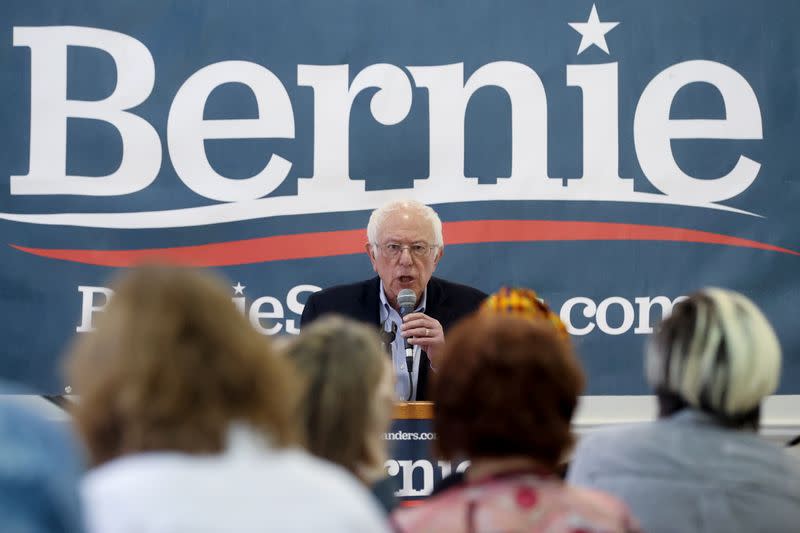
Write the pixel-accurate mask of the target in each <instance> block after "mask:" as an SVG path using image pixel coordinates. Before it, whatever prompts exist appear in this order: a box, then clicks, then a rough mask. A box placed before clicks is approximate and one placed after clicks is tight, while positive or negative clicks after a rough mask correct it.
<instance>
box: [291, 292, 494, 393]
mask: <svg viewBox="0 0 800 533" xmlns="http://www.w3.org/2000/svg"><path fill="white" fill-rule="evenodd" d="M379 291H380V279H379V278H377V277H375V278H372V279H370V280H367V281H360V282H358V283H351V284H349V285H337V286H336V287H331V288H329V289H323V290H321V291H319V292H315V293H314V294H312V295H311V296H309V298H308V301H307V302H306V306H305V308H304V309H303V315H302V317H301V318H300V325H301V327H304V326H306V325H308V324H310V323H311V322H313V321H314V320H316V319H317V318H319V317H320V316H322V315H324V314H327V313H337V314H340V315H344V316H346V317H349V318H352V319H354V320H358V321H360V322H365V323H367V324H371V325H374V326H376V327H379V326H380V307H379V303H380V295H379ZM484 298H486V294H485V293H484V292H482V291H479V290H478V289H473V288H472V287H468V286H466V285H460V284H458V283H452V282H450V281H445V280H443V279H440V278H431V279H430V281H429V282H428V296H427V301H426V302H425V314H426V315H428V316H430V317H432V318H435V319H436V320H438V321H439V322H440V323H441V324H442V328H443V329H444V330H445V332H447V329H448V328H449V327H450V326H452V325H453V324H454V323H455V322H457V321H458V320H459V319H460V318H461V317H463V316H464V315H468V314H469V313H471V312H472V311H474V310H475V309H477V308H478V306H479V305H480V303H481V302H482V301H483V300H484ZM421 355H422V359H421V360H420V362H419V377H418V379H417V400H419V401H421V400H426V399H427V397H428V392H427V387H428V369H429V368H430V360H429V359H428V354H426V353H425V352H424V351H423V352H421Z"/></svg>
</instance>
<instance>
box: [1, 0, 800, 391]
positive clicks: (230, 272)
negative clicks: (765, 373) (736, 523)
mask: <svg viewBox="0 0 800 533" xmlns="http://www.w3.org/2000/svg"><path fill="white" fill-rule="evenodd" d="M798 16H800V4H797V2H794V1H791V0H776V1H774V2H769V3H768V4H760V3H757V2H752V1H751V0H748V1H745V0H724V1H723V0H714V1H708V2H696V1H692V0H670V1H666V0H661V1H656V0H653V1H644V2H643V1H641V0H617V1H614V2H610V1H602V0H598V1H597V2H595V3H592V2H591V1H587V0H541V1H538V2H530V1H527V0H525V1H523V0H506V1H504V2H491V1H488V0H487V1H465V0H439V1H436V2H431V1H430V0H424V1H423V0H406V1H403V2H391V1H377V0H370V1H366V0H361V1H356V0H338V1H337V2H330V1H327V0H305V1H298V0H270V1H263V0H231V1H228V2H219V1H194V2H185V1H168V0H135V1H133V0H115V1H113V2H108V1H105V2H103V1H100V0H76V1H71V2H57V1H53V0H50V1H45V0H6V1H4V2H3V3H2V5H0V62H2V69H0V76H2V83H0V118H1V119H2V120H0V123H2V142H3V146H4V147H5V148H4V149H3V150H2V151H1V152H0V169H2V174H1V175H0V235H2V240H3V245H2V246H1V247H0V316H2V322H1V323H2V325H1V326H0V328H1V329H0V337H2V339H3V341H4V345H5V346H4V349H3V350H2V352H1V354H0V369H1V370H2V376H1V377H4V378H9V379H13V380H17V381H21V382H24V383H27V384H29V385H30V386H32V387H34V389H35V390H36V391H38V392H41V393H60V392H62V391H63V390H64V388H65V387H66V386H68V384H67V383H64V382H63V381H62V379H61V377H60V373H59V367H60V358H61V354H62V352H63V349H64V346H65V343H66V342H67V341H68V339H69V338H70V337H71V336H72V335H75V334H76V332H79V333H80V332H85V331H88V330H90V329H91V327H92V321H93V319H94V318H95V317H96V316H97V313H99V312H102V307H103V305H104V303H105V302H106V300H107V298H108V296H109V292H108V290H107V280H108V279H109V277H110V276H111V275H112V274H113V272H114V271H115V270H116V269H119V268H125V267H127V266H130V265H132V264H135V263H137V262H139V261H142V260H147V259H152V258H171V259H172V260H174V261H179V262H182V263H185V264H192V265H203V266H208V267H211V268H218V269H220V270H221V271H222V272H223V273H224V274H225V275H226V276H227V277H228V278H229V279H230V280H231V284H232V285H234V284H236V289H233V288H232V290H231V297H233V298H236V301H237V304H238V305H240V306H241V309H242V310H243V312H245V313H246V314H247V316H248V317H250V319H251V321H252V322H253V323H254V325H256V326H257V327H259V328H261V329H262V330H263V331H264V332H265V333H270V334H284V333H290V334H291V333H296V332H297V330H298V329H297V328H298V319H299V315H300V312H301V310H302V305H303V302H304V301H305V299H306V298H307V297H308V294H309V293H310V291H313V290H316V289H317V288H319V287H327V286H330V285H333V284H337V283H342V282H346V281H354V280H357V279H363V278H366V277H369V276H371V275H372V272H371V269H370V266H369V262H368V260H367V257H366V255H365V254H364V253H363V243H364V241H365V240H366V236H365V233H364V232H363V228H364V227H365V225H366V221H367V218H368V215H369V211H370V210H371V209H373V208H375V207H377V206H379V205H380V204H382V203H383V202H385V201H386V200H389V199H394V198H416V199H419V200H421V201H424V202H426V203H430V204H433V205H434V206H435V208H436V209H437V210H438V212H439V213H440V215H441V217H442V219H443V220H444V221H445V241H446V248H445V254H444V258H443V260H442V262H441V264H440V266H439V269H438V271H437V274H438V275H441V276H442V277H445V278H448V279H452V280H455V281H460V282H463V283H467V284H471V285H474V286H476V287H479V288H481V289H483V290H485V291H493V290H495V289H496V288H497V287H499V286H500V285H503V284H513V285H524V286H528V287H532V288H534V289H536V290H537V291H538V292H539V293H540V294H541V295H542V296H543V297H544V298H545V299H546V300H547V301H548V302H549V303H550V304H551V306H553V307H554V309H556V310H559V311H560V313H561V315H562V317H563V318H564V319H565V321H567V323H568V324H569V327H570V329H571V331H572V332H573V333H574V338H575V341H576V344H577V347H578V350H579V352H580V355H581V357H582V360H583V362H584V364H585V366H586V369H587V371H588V374H589V385H588V391H587V393H589V394H595V395H609V394H611V395H616V394H623V395H636V394H645V393H647V388H646V385H645V384H644V381H643V379H642V370H641V351H642V343H643V340H644V339H645V337H646V335H647V333H649V332H650V331H651V328H652V326H653V325H654V324H655V323H656V322H657V321H658V319H659V318H660V317H661V316H662V314H663V313H664V312H665V311H667V310H669V309H670V308H671V306H672V305H673V303H674V301H675V299H676V298H678V297H680V296H681V295H685V294H688V293H690V292H691V291H692V290H694V289H695V288H697V287H701V286H704V285H718V286H725V287H731V288H734V289H737V290H740V291H743V292H744V293H746V294H748V295H749V296H751V297H752V298H753V299H754V300H755V301H756V302H757V303H758V304H759V305H761V306H762V307H763V309H764V310H765V312H766V313H767V315H768V316H769V318H770V319H771V320H772V321H773V322H774V324H775V327H776V329H777V331H778V334H779V336H780V339H781V341H782V344H783V348H784V353H785V364H784V369H783V379H782V381H781V385H780V389H779V393H781V394H800V328H798V327H797V326H796V320H797V313H796V308H797V304H798V298H799V297H800V283H798V276H797V272H798V266H800V257H798V253H799V252H800V237H798V233H797V231H796V227H797V222H798V214H797V213H798V211H797V208H796V206H795V203H796V200H797V199H798V197H799V196H800V195H799V194H798V183H799V182H798V179H797V178H796V177H795V175H794V173H795V171H796V169H797V168H800V164H799V163H800V151H798V150H797V148H796V141H797V139H798V137H799V135H798V131H797V130H798V124H800V122H798V102H800V95H798V81H799V79H800V77H799V76H798V67H797V65H800V57H798V55H800V54H799V53H798V52H799V51H800V50H799V47H800V39H798V38H797V32H796V27H795V26H796V20H797V19H798Z"/></svg>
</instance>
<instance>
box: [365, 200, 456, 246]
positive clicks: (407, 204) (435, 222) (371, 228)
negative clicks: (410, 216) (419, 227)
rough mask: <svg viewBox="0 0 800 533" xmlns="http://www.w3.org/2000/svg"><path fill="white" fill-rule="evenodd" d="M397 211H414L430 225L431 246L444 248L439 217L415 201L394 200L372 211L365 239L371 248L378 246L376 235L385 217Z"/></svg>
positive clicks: (430, 209) (427, 207)
mask: <svg viewBox="0 0 800 533" xmlns="http://www.w3.org/2000/svg"><path fill="white" fill-rule="evenodd" d="M398 211H416V212H417V213H418V214H419V215H420V216H422V218H424V219H425V220H426V221H428V223H430V225H431V230H432V231H433V241H434V242H432V243H431V244H434V245H436V246H439V247H441V246H444V239H442V220H441V219H440V218H439V215H437V214H436V211H434V210H433V209H432V208H430V207H429V206H427V205H425V204H423V203H422V202H418V201H416V200H394V201H392V202H389V203H386V204H384V205H382V206H381V207H379V208H378V209H376V210H375V211H373V212H372V214H371V215H370V217H369V223H368V224H367V239H368V240H369V243H370V244H371V245H372V246H373V247H374V246H377V244H378V233H379V232H380V229H381V228H382V227H383V223H384V222H385V221H386V217H388V216H389V215H390V214H392V213H396V212H398Z"/></svg>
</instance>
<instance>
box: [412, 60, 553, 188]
mask: <svg viewBox="0 0 800 533" xmlns="http://www.w3.org/2000/svg"><path fill="white" fill-rule="evenodd" d="M408 70H409V72H411V75H412V76H413V77H414V82H415V83H416V84H417V85H418V86H420V87H425V88H427V89H428V99H429V102H430V104H429V109H430V176H429V178H427V179H426V180H424V181H422V182H421V183H420V184H419V185H415V187H421V188H422V189H423V190H425V189H426V188H430V187H435V188H437V189H438V188H448V187H461V186H463V184H464V179H465V176H464V120H465V115H466V112H467V105H468V104H469V100H470V98H472V95H473V94H475V92H476V91H477V90H478V89H481V88H483V87H490V86H493V87H500V88H501V89H503V90H504V91H505V92H506V93H507V94H508V96H509V99H510V100H511V176H510V179H508V180H502V181H498V184H497V185H498V186H501V187H504V188H521V189H524V188H530V187H531V185H532V183H531V182H532V180H539V183H540V184H541V186H546V185H548V184H549V185H550V186H551V187H560V186H561V183H560V182H559V181H557V180H547V96H546V94H545V91H544V86H543V85H542V80H541V79H540V78H539V75H538V74H536V72H535V71H534V70H533V69H531V68H530V67H528V66H527V65H523V64H522V63H515V62H512V61H497V62H494V63H489V64H488V65H484V66H482V67H481V68H479V69H478V70H477V71H475V73H474V74H472V76H470V78H469V80H467V82H466V83H464V64H463V63H457V64H453V65H440V66H433V67H408ZM515 178H516V179H515ZM418 179H422V178H418Z"/></svg>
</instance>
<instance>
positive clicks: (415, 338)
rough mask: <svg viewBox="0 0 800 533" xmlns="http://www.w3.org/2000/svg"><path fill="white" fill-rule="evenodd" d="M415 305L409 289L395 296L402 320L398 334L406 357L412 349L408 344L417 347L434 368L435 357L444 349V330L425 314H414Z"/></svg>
mask: <svg viewBox="0 0 800 533" xmlns="http://www.w3.org/2000/svg"><path fill="white" fill-rule="evenodd" d="M409 302H410V303H409ZM416 304H417V295H416V294H415V293H414V291H412V290H411V289H403V290H401V291H400V292H399V293H398V294H397V305H398V306H399V307H400V316H401V317H402V318H403V327H402V329H401V330H400V334H401V335H402V336H403V338H404V339H405V342H406V355H408V353H409V350H410V349H412V348H411V347H409V344H411V345H412V347H413V346H419V347H420V348H422V349H423V350H425V353H427V354H428V359H430V361H431V366H433V367H435V366H436V357H437V356H438V354H439V352H440V350H441V349H442V348H444V330H443V329H442V325H441V324H440V323H439V321H438V320H436V319H435V318H432V317H429V316H428V315H426V314H425V313H414V312H413V311H414V307H415V306H416ZM412 353H413V351H412Z"/></svg>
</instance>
